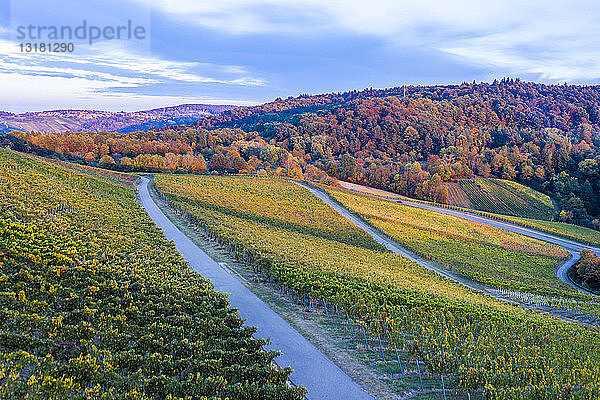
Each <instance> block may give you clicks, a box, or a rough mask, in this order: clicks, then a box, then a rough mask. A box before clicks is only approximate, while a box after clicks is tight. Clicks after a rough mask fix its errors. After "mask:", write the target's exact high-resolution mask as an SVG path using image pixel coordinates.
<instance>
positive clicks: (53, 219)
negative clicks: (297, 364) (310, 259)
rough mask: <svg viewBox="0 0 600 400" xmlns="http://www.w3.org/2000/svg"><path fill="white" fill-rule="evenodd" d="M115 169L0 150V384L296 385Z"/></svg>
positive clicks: (126, 389)
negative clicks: (100, 171) (97, 170)
mask: <svg viewBox="0 0 600 400" xmlns="http://www.w3.org/2000/svg"><path fill="white" fill-rule="evenodd" d="M122 178H123V176H121V175H119V176H118V177H112V176H101V175H95V174H94V172H93V171H91V170H87V171H80V170H79V169H78V168H76V167H72V166H62V165H56V164H53V163H49V162H45V161H42V160H40V159H36V158H32V157H27V156H23V155H19V154H16V153H13V152H10V151H6V150H0V266H1V274H0V288H1V289H0V310H1V311H0V321H1V323H0V326H1V328H0V360H1V361H0V397H2V398H7V399H67V398H69V399H100V398H102V399H105V398H106V399H171V400H176V399H192V398H194V399H199V398H202V399H215V400H216V399H221V398H231V399H242V398H243V399H301V398H303V393H302V390H301V389H292V388H290V387H288V385H287V382H286V381H287V378H288V376H289V374H290V371H289V369H288V370H281V371H279V370H277V369H275V368H273V367H271V362H272V361H273V359H274V357H275V355H276V354H275V353H274V352H264V351H263V350H262V348H263V345H264V343H265V342H264V341H262V340H257V339H254V338H253V337H252V334H253V332H254V328H252V327H248V326H245V325H244V324H243V322H242V321H241V319H240V318H239V315H238V314H237V312H236V311H235V310H233V309H231V308H230V306H229V303H228V302H227V299H226V297H225V296H224V295H223V294H221V293H218V292H216V291H215V290H214V289H213V286H212V284H211V283H210V282H208V281H207V280H205V279H203V278H202V277H201V276H199V275H198V274H196V273H195V272H193V271H192V270H191V269H190V268H189V267H188V265H187V264H186V263H185V262H184V261H183V259H182V258H181V256H180V255H179V253H178V252H177V251H176V249H175V248H174V246H173V244H172V243H170V242H167V240H166V239H165V237H164V236H163V234H162V233H161V232H160V231H159V230H158V228H156V226H155V225H154V224H153V223H152V222H151V221H150V219H149V217H148V216H147V215H146V213H145V212H144V211H143V209H141V207H140V206H138V205H137V203H136V200H135V193H134V191H133V188H132V186H131V185H123V184H120V183H118V181H121V180H122ZM125 181H128V182H129V183H131V180H130V179H125Z"/></svg>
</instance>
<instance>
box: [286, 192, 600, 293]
mask: <svg viewBox="0 0 600 400" xmlns="http://www.w3.org/2000/svg"><path fill="white" fill-rule="evenodd" d="M296 183H297V184H298V185H300V186H302V187H304V188H306V189H308V190H310V191H311V192H312V193H313V194H314V195H315V196H317V197H319V198H320V199H321V200H323V201H324V202H326V203H327V204H328V205H330V206H331V207H333V209H335V210H336V211H337V212H338V213H340V214H341V215H343V216H344V217H346V218H348V219H349V220H351V221H352V222H353V223H354V224H355V225H357V226H358V227H360V228H362V229H363V230H365V231H366V232H367V233H369V234H370V235H371V236H372V237H373V238H374V239H375V240H376V241H377V242H379V243H381V244H382V245H383V246H385V247H386V248H387V249H388V250H390V251H392V252H394V253H396V254H400V255H402V256H404V257H406V258H408V259H410V260H412V261H414V262H416V263H418V264H420V265H421V266H423V267H425V268H428V269H430V270H432V271H435V272H437V273H438V274H440V275H442V276H444V277H446V278H449V279H451V280H453V281H455V282H459V283H461V284H463V285H465V286H467V287H470V288H472V289H476V290H483V291H488V290H486V289H485V287H484V286H483V285H480V284H477V283H475V282H471V281H469V280H466V279H462V278H460V277H458V276H457V275H455V274H453V273H452V272H450V271H446V270H444V269H441V268H439V267H437V265H435V264H434V263H432V262H430V261H429V260H426V259H423V258H421V257H418V256H416V255H414V254H412V253H410V252H408V251H406V250H405V249H404V248H402V247H400V246H399V245H396V244H395V243H394V241H392V240H390V239H389V238H388V237H387V236H385V235H383V234H382V233H381V232H380V231H379V230H377V229H375V228H373V227H372V226H371V225H370V224H368V223H366V222H365V221H363V220H362V219H361V218H360V217H358V216H356V215H355V214H353V213H351V212H350V211H349V210H348V209H346V208H345V207H344V206H343V205H341V204H340V203H339V202H338V201H337V200H335V199H333V198H332V197H331V196H330V195H329V194H328V193H327V192H325V191H323V190H322V189H319V188H315V187H314V186H312V185H310V184H306V183H304V182H296ZM350 190H354V191H356V192H359V193H363V194H364V192H361V191H360V190H357V189H350ZM371 195H372V196H375V197H382V196H379V195H377V194H371ZM385 199H386V200H390V201H396V202H398V203H402V204H405V205H408V206H411V207H418V208H423V209H426V210H430V211H434V212H439V213H443V214H447V215H452V216H455V217H459V218H463V219H466V220H470V221H474V222H479V223H482V224H486V225H490V226H494V227H496V228H500V229H505V230H508V231H511V232H515V233H518V234H521V235H525V236H529V237H532V238H535V239H539V240H543V241H545V242H549V243H554V244H556V245H559V246H561V247H563V248H564V249H565V250H566V251H568V252H569V253H570V254H571V258H570V259H569V260H567V261H566V262H565V263H563V264H562V265H561V266H560V268H559V269H558V270H557V271H556V276H557V277H558V278H559V279H560V280H562V281H563V282H566V283H568V284H569V285H571V286H574V287H576V288H577V289H579V290H580V291H586V292H589V291H588V290H587V289H585V288H583V287H581V286H579V285H577V284H576V283H575V282H573V281H572V280H571V279H570V278H569V276H568V274H567V271H568V270H569V268H570V267H571V266H572V265H573V264H575V263H576V262H577V261H578V260H579V258H580V256H579V252H580V251H581V250H583V249H588V250H591V251H593V252H594V253H595V254H596V255H598V256H600V249H598V248H596V247H590V246H586V245H583V244H581V243H577V242H574V241H572V240H568V239H563V238H561V237H558V236H554V235H551V234H547V233H542V232H539V231H536V230H533V229H529V228H525V227H522V226H519V225H514V224H510V223H506V222H502V221H496V220H494V219H491V218H486V217H483V216H480V215H475V214H470V213H466V212H461V211H457V210H452V209H447V208H442V207H436V206H434V205H430V204H424V203H420V202H414V201H410V200H409V199H408V198H406V197H402V199H401V200H392V199H389V198H385ZM589 293H593V292H589ZM593 294H595V293H593ZM494 297H498V296H497V295H494Z"/></svg>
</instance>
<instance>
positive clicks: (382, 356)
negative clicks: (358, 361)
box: [377, 332, 385, 362]
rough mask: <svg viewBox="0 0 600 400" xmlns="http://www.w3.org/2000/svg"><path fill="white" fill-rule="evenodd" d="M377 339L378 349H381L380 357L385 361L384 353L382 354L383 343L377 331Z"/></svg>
mask: <svg viewBox="0 0 600 400" xmlns="http://www.w3.org/2000/svg"><path fill="white" fill-rule="evenodd" d="M377 340H379V350H381V358H382V359H383V362H385V355H384V354H383V345H382V344H381V336H380V335H379V332H377Z"/></svg>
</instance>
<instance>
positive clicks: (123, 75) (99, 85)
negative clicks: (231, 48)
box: [0, 39, 265, 112]
mask: <svg viewBox="0 0 600 400" xmlns="http://www.w3.org/2000/svg"><path fill="white" fill-rule="evenodd" d="M78 51H79V52H78V53H73V54H70V53H57V54H53V53H21V51H20V48H19V46H18V44H17V43H15V42H12V41H8V40H2V39H0V86H1V87H2V98H3V99H5V100H4V102H2V103H0V110H6V111H13V112H20V111H25V110H28V109H30V108H32V107H33V108H39V107H42V108H44V109H48V108H53V109H54V108H67V107H76V108H99V107H106V108H108V109H111V110H113V109H126V110H132V109H139V108H147V107H154V106H164V104H166V103H172V104H181V103H184V102H207V103H220V104H225V103H227V104H241V103H240V101H236V100H233V99H217V98H210V97H204V96H177V95H172V96H162V95H148V94H139V93H137V92H139V90H135V89H136V88H141V87H144V88H147V87H151V86H153V85H161V84H164V83H165V82H167V83H175V84H177V83H182V84H189V85H194V84H206V83H208V84H218V85H235V86H262V85H264V84H265V82H264V81H263V80H262V79H260V78H255V77H252V76H250V75H249V74H248V73H247V71H246V70H245V69H244V68H243V67H240V66H235V65H212V64H207V63H195V62H180V61H171V60H165V59H161V58H158V57H155V56H152V55H148V54H139V53H134V52H131V51H130V50H128V49H127V48H124V47H122V46H121V45H120V44H118V43H110V42H108V43H97V44H94V46H91V47H88V46H82V47H81V48H80V49H78ZM198 69H200V70H203V71H207V72H208V73H211V72H215V71H216V72H223V73H224V74H225V75H227V76H229V78H222V77H212V76H208V75H203V74H200V73H197V72H194V71H195V70H198ZM220 75H223V74H220ZM117 88H118V90H115V89H117ZM146 92H148V91H146ZM150 92H151V91H150Z"/></svg>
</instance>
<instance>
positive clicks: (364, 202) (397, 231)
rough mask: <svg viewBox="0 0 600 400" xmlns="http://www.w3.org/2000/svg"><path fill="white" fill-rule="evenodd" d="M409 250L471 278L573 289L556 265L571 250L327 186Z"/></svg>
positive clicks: (549, 290) (553, 290) (540, 289)
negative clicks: (555, 271)
mask: <svg viewBox="0 0 600 400" xmlns="http://www.w3.org/2000/svg"><path fill="white" fill-rule="evenodd" d="M325 189H326V190H327V191H328V192H329V193H330V194H331V195H332V196H333V197H334V198H335V199H336V200H338V201H340V202H341V203H342V204H344V205H345V206H346V207H348V208H349V209H351V210H353V211H354V212H356V213H357V214H359V215H361V216H362V217H363V218H364V219H365V220H367V221H368V222H370V223H371V224H372V225H373V226H375V227H377V228H378V229H380V230H381V231H383V232H384V233H386V234H388V235H389V236H390V237H392V238H394V239H395V240H397V241H398V242H399V243H400V244H402V245H403V246H404V247H406V248H408V249H410V250H411V251H413V252H415V253H417V254H419V255H421V256H423V257H426V258H430V259H433V260H436V261H439V262H440V263H443V264H445V265H447V266H452V267H453V269H455V270H457V271H458V272H460V273H462V274H464V275H466V276H469V277H471V278H473V279H475V280H478V281H482V282H485V283H488V284H491V285H494V286H500V287H511V288H517V289H520V290H526V291H530V292H536V293H542V294H560V293H562V292H568V293H570V294H571V295H574V294H576V293H577V292H576V290H575V289H573V288H572V287H571V286H569V285H567V284H565V283H564V282H561V281H560V280H558V279H557V278H556V276H555V274H554V268H555V267H556V265H557V263H558V262H561V261H562V260H564V259H566V258H567V257H568V256H569V254H568V253H567V252H566V251H565V250H563V249H562V248H560V247H558V246H556V245H553V244H549V243H545V242H542V241H540V240H537V239H532V238H529V237H527V236H523V235H518V234H516V233H513V232H509V231H506V230H503V229H498V228H494V227H490V226H488V225H485V224H480V223H476V222H472V221H467V220H464V219H462V218H458V217H454V216H450V215H445V214H441V213H436V212H434V211H429V210H424V209H421V208H417V207H410V206H407V205H403V204H400V203H397V202H393V201H388V200H383V199H379V198H376V197H372V196H368V195H362V194H357V193H355V192H349V191H346V190H342V189H335V188H329V187H327V188H325Z"/></svg>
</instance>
